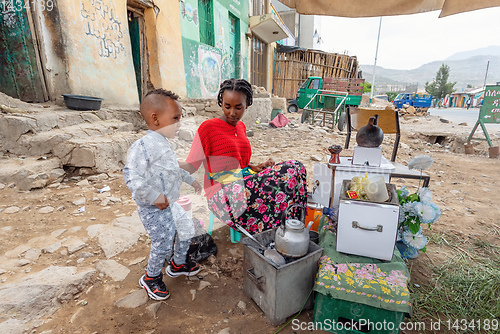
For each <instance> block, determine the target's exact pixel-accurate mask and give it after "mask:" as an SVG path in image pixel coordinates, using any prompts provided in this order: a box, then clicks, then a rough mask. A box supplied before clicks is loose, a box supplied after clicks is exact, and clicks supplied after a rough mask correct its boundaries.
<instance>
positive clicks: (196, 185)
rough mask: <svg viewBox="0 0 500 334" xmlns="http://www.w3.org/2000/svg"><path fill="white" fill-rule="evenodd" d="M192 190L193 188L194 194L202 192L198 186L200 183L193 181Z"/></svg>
mask: <svg viewBox="0 0 500 334" xmlns="http://www.w3.org/2000/svg"><path fill="white" fill-rule="evenodd" d="M192 186H193V188H194V192H195V193H196V194H198V195H199V194H201V191H202V189H203V188H202V186H201V184H200V182H198V181H197V180H194V182H193V184H192Z"/></svg>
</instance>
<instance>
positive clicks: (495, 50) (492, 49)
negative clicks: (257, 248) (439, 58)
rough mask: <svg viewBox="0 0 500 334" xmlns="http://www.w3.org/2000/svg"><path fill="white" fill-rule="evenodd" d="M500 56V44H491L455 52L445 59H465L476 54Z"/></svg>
mask: <svg viewBox="0 0 500 334" xmlns="http://www.w3.org/2000/svg"><path fill="white" fill-rule="evenodd" d="M484 55H488V56H498V57H500V45H491V46H488V47H485V48H480V49H476V50H469V51H463V52H458V53H455V54H454V55H452V56H450V57H448V58H446V59H445V60H463V59H468V58H471V57H475V56H484Z"/></svg>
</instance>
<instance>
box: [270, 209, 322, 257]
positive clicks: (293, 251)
mask: <svg viewBox="0 0 500 334" xmlns="http://www.w3.org/2000/svg"><path fill="white" fill-rule="evenodd" d="M293 207H299V208H301V209H302V214H301V217H300V220H298V219H286V216H287V214H288V211H289V210H290V209H291V208H293ZM304 219H305V208H304V207H303V206H302V205H299V204H292V205H289V206H288V207H287V208H286V209H285V211H284V212H283V214H282V216H281V224H280V226H279V227H278V229H277V230H276V235H275V244H276V250H277V251H278V252H280V253H281V254H283V255H285V256H290V257H295V258H298V257H302V256H304V255H306V254H307V250H308V249H309V229H310V228H311V225H312V224H313V222H312V221H311V222H309V225H308V226H307V228H306V227H305V225H304Z"/></svg>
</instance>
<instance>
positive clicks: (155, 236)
mask: <svg viewBox="0 0 500 334" xmlns="http://www.w3.org/2000/svg"><path fill="white" fill-rule="evenodd" d="M137 212H138V213H139V217H140V218H141V221H142V224H143V225H144V228H145V229H146V231H147V232H148V234H149V238H150V239H151V251H150V252H149V260H148V266H147V268H146V273H147V274H148V276H149V277H156V276H158V275H160V273H161V269H162V268H163V264H164V263H165V259H166V258H167V256H169V255H170V253H171V252H172V244H173V243H174V237H175V235H176V234H175V222H174V218H173V216H172V211H171V209H170V207H168V208H166V209H165V210H160V209H158V208H157V207H156V206H147V207H141V206H138V207H137ZM190 244H191V239H189V240H185V241H180V240H179V238H176V240H175V247H174V262H175V263H176V264H179V265H180V264H184V263H186V256H187V252H188V250H189V245H190Z"/></svg>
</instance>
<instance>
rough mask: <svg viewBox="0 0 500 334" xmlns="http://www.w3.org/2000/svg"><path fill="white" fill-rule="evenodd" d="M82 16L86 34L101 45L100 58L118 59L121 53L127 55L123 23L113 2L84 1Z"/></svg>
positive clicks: (99, 0)
mask: <svg viewBox="0 0 500 334" xmlns="http://www.w3.org/2000/svg"><path fill="white" fill-rule="evenodd" d="M80 15H81V16H82V18H83V23H84V32H85V34H86V35H87V36H92V37H94V38H95V39H96V40H97V42H98V43H99V56H101V57H104V58H109V57H112V58H115V59H116V58H117V57H118V55H119V54H120V53H125V46H124V45H123V43H122V42H123V32H122V26H121V25H122V23H121V21H120V19H119V18H118V15H117V14H116V10H115V8H114V5H113V4H112V3H111V2H109V4H106V3H105V2H104V1H101V0H90V1H88V2H85V1H82V5H81V10H80Z"/></svg>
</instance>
